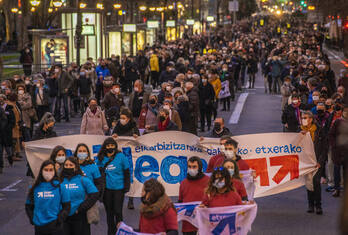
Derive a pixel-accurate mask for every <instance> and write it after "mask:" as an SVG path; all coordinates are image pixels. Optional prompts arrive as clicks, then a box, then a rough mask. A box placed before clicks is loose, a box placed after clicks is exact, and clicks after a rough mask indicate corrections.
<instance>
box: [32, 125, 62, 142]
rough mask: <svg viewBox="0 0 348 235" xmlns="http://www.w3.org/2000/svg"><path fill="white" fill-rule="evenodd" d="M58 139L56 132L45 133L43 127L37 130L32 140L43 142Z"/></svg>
mask: <svg viewBox="0 0 348 235" xmlns="http://www.w3.org/2000/svg"><path fill="white" fill-rule="evenodd" d="M53 137H57V133H56V132H55V131H54V130H49V131H44V130H43V129H42V126H41V127H39V128H38V129H36V130H35V132H34V135H33V138H32V140H42V139H48V138H53Z"/></svg>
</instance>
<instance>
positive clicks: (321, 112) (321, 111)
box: [317, 109, 325, 116]
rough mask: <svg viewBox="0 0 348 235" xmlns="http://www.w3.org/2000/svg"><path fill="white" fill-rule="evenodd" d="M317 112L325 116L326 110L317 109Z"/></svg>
mask: <svg viewBox="0 0 348 235" xmlns="http://www.w3.org/2000/svg"><path fill="white" fill-rule="evenodd" d="M317 113H318V115H319V116H323V115H324V114H325V111H324V110H322V109H319V110H317Z"/></svg>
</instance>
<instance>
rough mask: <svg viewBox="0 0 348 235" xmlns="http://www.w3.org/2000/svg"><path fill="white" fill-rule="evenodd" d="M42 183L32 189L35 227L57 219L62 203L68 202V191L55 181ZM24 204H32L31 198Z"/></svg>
mask: <svg viewBox="0 0 348 235" xmlns="http://www.w3.org/2000/svg"><path fill="white" fill-rule="evenodd" d="M53 184H54V185H56V187H54V186H53V185H52V184H51V182H42V183H41V184H39V185H38V186H36V188H35V189H34V217H33V222H34V224H35V225H36V226H43V225H46V224H48V223H51V222H52V221H54V220H57V219H58V215H59V213H60V211H61V210H62V203H67V202H70V195H69V191H68V190H66V189H65V187H64V186H63V185H61V184H59V182H58V181H57V180H54V181H53ZM26 204H33V202H32V198H28V199H27V202H26Z"/></svg>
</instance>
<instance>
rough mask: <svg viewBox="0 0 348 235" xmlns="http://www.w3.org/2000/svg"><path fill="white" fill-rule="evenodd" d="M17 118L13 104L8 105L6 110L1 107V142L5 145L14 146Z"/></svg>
mask: <svg viewBox="0 0 348 235" xmlns="http://www.w3.org/2000/svg"><path fill="white" fill-rule="evenodd" d="M15 124H16V118H15V115H14V112H13V106H12V105H6V107H5V110H4V109H3V108H0V142H1V145H4V146H12V129H13V127H14V126H15Z"/></svg>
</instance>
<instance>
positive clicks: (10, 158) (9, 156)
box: [0, 144, 13, 168]
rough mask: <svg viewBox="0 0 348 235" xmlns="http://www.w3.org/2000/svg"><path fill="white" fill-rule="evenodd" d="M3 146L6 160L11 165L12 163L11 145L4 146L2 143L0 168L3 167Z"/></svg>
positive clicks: (0, 147) (0, 145)
mask: <svg viewBox="0 0 348 235" xmlns="http://www.w3.org/2000/svg"><path fill="white" fill-rule="evenodd" d="M4 148H5V150H6V153H7V158H8V162H9V163H10V165H12V163H13V160H12V147H11V146H4V145H2V144H0V168H4Z"/></svg>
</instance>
